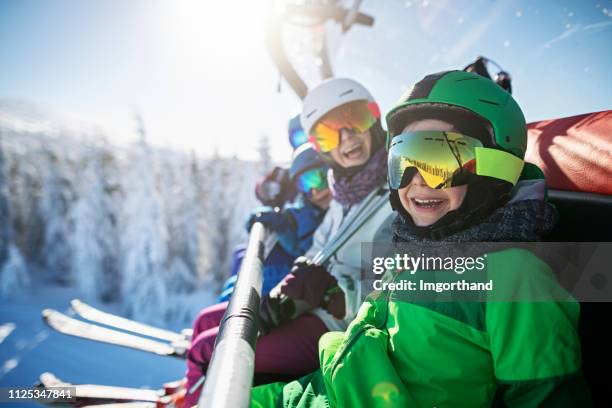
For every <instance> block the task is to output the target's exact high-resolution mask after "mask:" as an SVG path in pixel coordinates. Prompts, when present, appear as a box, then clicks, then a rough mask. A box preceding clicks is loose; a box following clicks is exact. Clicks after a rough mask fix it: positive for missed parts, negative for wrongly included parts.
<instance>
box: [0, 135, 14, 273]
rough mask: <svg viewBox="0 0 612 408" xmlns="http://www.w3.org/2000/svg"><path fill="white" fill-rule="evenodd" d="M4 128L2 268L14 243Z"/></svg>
mask: <svg viewBox="0 0 612 408" xmlns="http://www.w3.org/2000/svg"><path fill="white" fill-rule="evenodd" d="M2 137H3V135H2V128H0V268H1V267H2V265H4V263H5V262H6V260H7V258H8V250H9V243H10V242H12V240H13V237H12V233H11V232H12V231H11V226H12V222H13V220H12V218H11V214H10V210H9V205H10V201H9V190H8V177H7V176H6V168H5V165H4V150H3V148H2Z"/></svg>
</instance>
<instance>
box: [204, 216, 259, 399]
mask: <svg viewBox="0 0 612 408" xmlns="http://www.w3.org/2000/svg"><path fill="white" fill-rule="evenodd" d="M266 234H267V231H266V229H265V228H264V226H263V224H262V223H259V222H256V223H254V224H253V226H252V227H251V231H250V233H249V243H248V246H247V249H246V254H245V256H244V259H243V260H242V265H241V266H240V271H239V272H238V279H237V281H236V286H235V289H234V292H233V294H232V297H231V298H230V301H229V305H228V307H227V310H226V311H225V314H224V315H223V319H222V320H221V325H220V327H219V334H218V335H217V340H216V342H215V349H214V351H213V354H212V357H211V360H210V364H209V366H208V371H207V373H206V381H205V382H204V389H203V390H202V395H201V396H200V400H199V401H198V407H201V408H203V407H232V408H233V407H245V408H246V407H248V406H249V403H250V399H251V386H252V384H253V374H254V372H255V342H256V341H257V334H258V329H259V324H258V321H257V320H258V313H259V303H260V300H261V287H262V275H263V261H264V259H263V258H264V240H265V238H266Z"/></svg>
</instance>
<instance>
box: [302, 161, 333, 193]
mask: <svg viewBox="0 0 612 408" xmlns="http://www.w3.org/2000/svg"><path fill="white" fill-rule="evenodd" d="M296 185H297V188H298V190H299V191H301V192H302V193H310V191H311V190H312V189H315V190H324V189H326V188H327V187H328V184H327V167H326V166H321V167H315V168H313V169H310V170H307V171H305V172H304V173H302V174H300V175H299V176H298V177H297V180H296Z"/></svg>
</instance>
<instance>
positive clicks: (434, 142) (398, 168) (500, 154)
mask: <svg viewBox="0 0 612 408" xmlns="http://www.w3.org/2000/svg"><path fill="white" fill-rule="evenodd" d="M524 163H525V162H524V161H523V160H521V159H519V158H518V157H516V156H514V155H512V154H510V153H508V152H505V151H503V150H498V149H491V148H487V147H484V146H483V145H482V142H480V140H478V139H476V138H473V137H471V136H466V135H462V134H461V133H455V132H442V131H417V132H406V133H402V134H400V135H398V136H395V137H393V139H392V140H391V146H390V148H389V162H388V172H389V174H388V176H389V185H390V186H391V188H392V189H398V188H401V187H404V185H402V178H403V176H404V173H405V172H406V171H407V170H409V169H414V170H416V171H418V172H419V174H420V175H421V177H423V180H425V183H426V184H427V185H428V186H429V187H431V188H447V187H455V186H460V185H463V184H467V183H468V182H469V177H467V175H469V174H476V175H479V176H488V177H494V178H497V179H500V180H505V181H508V182H510V183H512V184H513V185H515V184H516V182H517V181H518V179H519V177H520V175H521V172H522V170H523V165H524ZM409 182H410V180H404V184H407V183H409Z"/></svg>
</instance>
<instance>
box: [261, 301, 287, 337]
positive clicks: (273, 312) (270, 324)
mask: <svg viewBox="0 0 612 408" xmlns="http://www.w3.org/2000/svg"><path fill="white" fill-rule="evenodd" d="M294 314H295V305H294V303H293V300H291V299H289V298H288V297H286V296H283V295H281V296H270V295H266V296H264V298H263V299H262V300H261V304H260V306H259V331H260V332H261V334H268V333H270V330H272V329H273V328H275V327H279V326H281V325H283V324H284V323H286V322H288V321H290V320H291V319H293V316H294Z"/></svg>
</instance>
